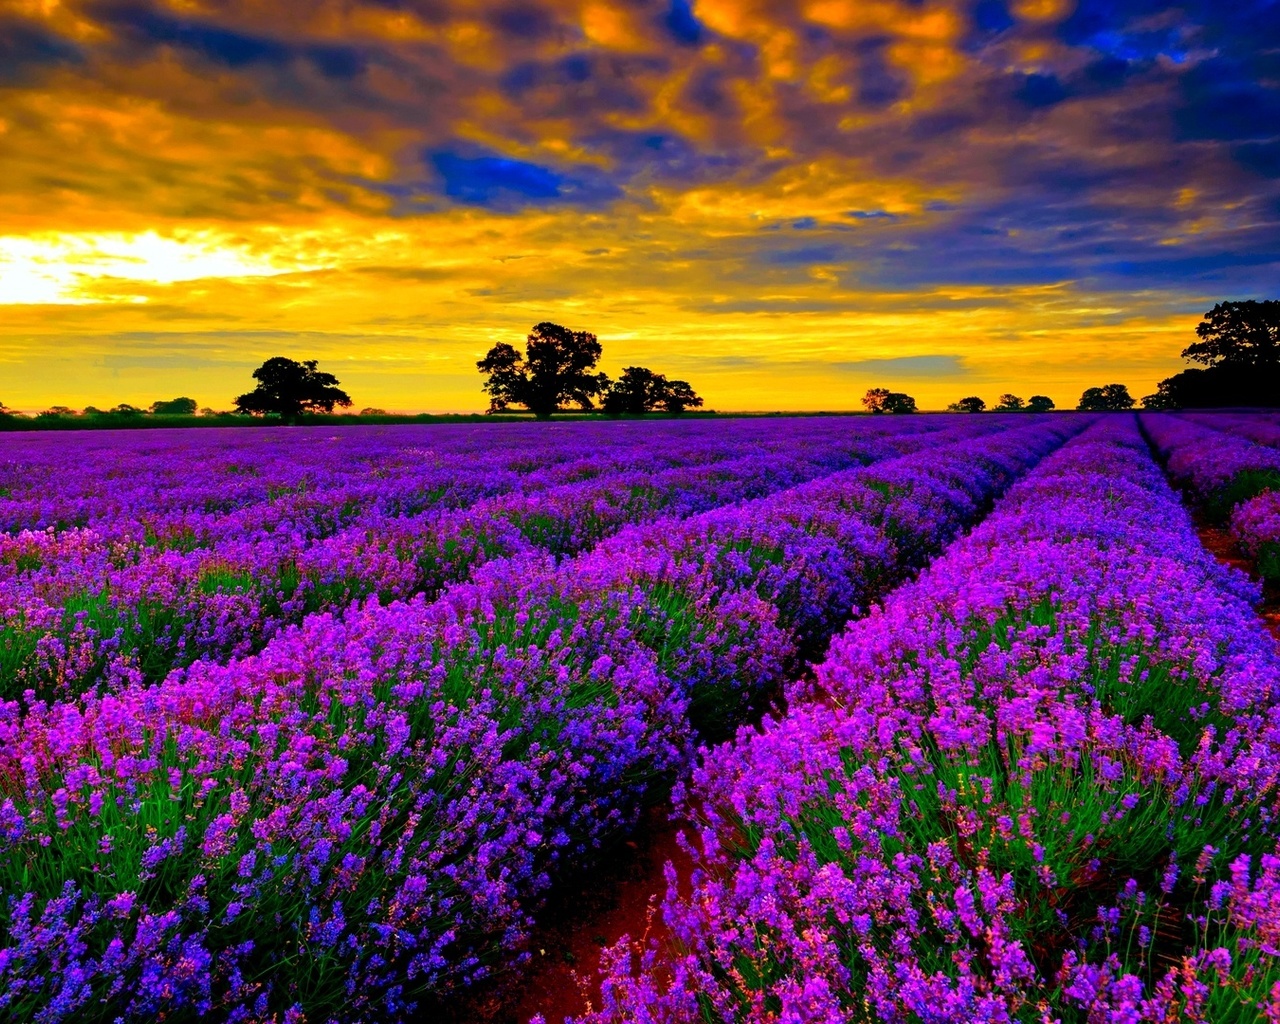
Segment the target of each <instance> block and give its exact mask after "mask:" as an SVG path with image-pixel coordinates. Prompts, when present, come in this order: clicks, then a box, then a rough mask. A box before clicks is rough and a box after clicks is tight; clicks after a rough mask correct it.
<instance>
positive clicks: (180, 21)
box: [108, 5, 294, 68]
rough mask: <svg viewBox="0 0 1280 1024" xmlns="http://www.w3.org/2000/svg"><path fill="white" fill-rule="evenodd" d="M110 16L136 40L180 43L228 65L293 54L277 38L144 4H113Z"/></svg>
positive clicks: (278, 59) (287, 58)
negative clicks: (185, 16)
mask: <svg viewBox="0 0 1280 1024" xmlns="http://www.w3.org/2000/svg"><path fill="white" fill-rule="evenodd" d="M108 19H109V20H110V21H111V22H112V24H113V25H114V27H115V28H116V29H117V30H118V31H120V32H122V33H124V34H127V35H128V36H129V37H131V38H132V39H133V40H135V41H139V42H144V43H151V44H163V45H168V46H177V47H180V48H182V49H185V50H190V51H191V52H193V53H196V54H199V55H200V56H201V57H204V58H205V59H206V60H209V61H211V62H213V63H215V64H221V65H223V66H225V67H228V68H243V67H247V66H249V65H251V64H262V63H266V64H285V63H287V62H289V61H290V60H292V59H293V57H294V51H293V49H292V48H291V47H289V46H287V45H285V44H284V43H280V42H277V41H276V40H274V39H269V38H266V37H264V36H254V35H248V34H247V33H244V32H238V31H234V30H232V29H227V28H222V27H220V26H217V25H213V24H208V23H205V22H201V21H194V20H190V19H186V18H176V17H173V16H172V15H169V14H163V13H161V12H160V11H157V10H153V9H152V8H150V7H145V6H141V5H120V6H113V7H111V8H109V9H108Z"/></svg>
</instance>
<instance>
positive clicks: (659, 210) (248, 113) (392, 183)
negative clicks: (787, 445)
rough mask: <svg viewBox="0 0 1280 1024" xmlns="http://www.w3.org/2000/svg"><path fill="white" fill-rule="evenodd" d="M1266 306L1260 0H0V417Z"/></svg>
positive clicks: (1058, 344) (1074, 368)
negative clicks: (317, 380)
mask: <svg viewBox="0 0 1280 1024" xmlns="http://www.w3.org/2000/svg"><path fill="white" fill-rule="evenodd" d="M1275 297H1280V0H1189V2H1187V3H1183V4H1165V3H1156V2H1148V0H1106V2H1103V0H1078V2H1070V0H948V2H934V0H612V2H607V0H523V2H519V0H511V2H500V0H288V2H285V0H151V2H147V0H139V2H123V3H117V2H112V0H101V2H99V0H0V400H3V401H4V403H5V404H6V405H8V406H10V407H13V408H18V409H24V410H28V411H37V410H39V409H42V408H45V407H46V406H48V405H51V404H55V403H58V404H65V405H70V406H73V407H82V406H84V405H86V404H94V405H99V406H108V405H114V404H115V403H117V402H131V403H133V404H136V405H148V404H150V403H151V402H152V401H154V400H155V399H158V398H171V397H174V396H177V395H189V396H191V397H193V398H195V399H196V400H197V401H198V402H199V403H200V405H202V406H212V407H215V408H228V407H229V406H230V404H231V400H232V399H233V398H234V396H235V395H236V394H238V393H240V392H242V391H246V390H248V389H249V385H250V384H251V383H252V382H251V381H250V378H249V374H250V371H251V370H252V369H253V368H254V367H255V366H256V365H258V364H259V363H260V362H262V361H263V359H265V358H267V357H269V356H273V355H286V356H291V357H294V358H317V359H319V360H320V362H321V368H322V369H328V370H331V371H333V372H334V373H336V374H337V375H338V376H339V377H340V378H341V380H342V383H343V386H344V387H345V388H346V389H347V390H348V391H349V392H350V393H351V395H352V397H353V399H354V400H355V405H356V408H361V407H364V406H377V407H382V408H385V409H390V410H400V411H419V410H427V411H445V410H452V411H471V410H478V409H482V408H483V407H484V405H485V399H484V396H483V395H482V394H481V393H480V390H479V383H480V378H479V376H478V374H477V373H476V371H475V360H476V359H477V358H479V357H480V356H481V355H482V354H483V353H484V351H485V350H486V349H487V348H488V347H489V346H490V345H491V344H493V343H494V342H495V341H509V342H512V343H514V344H521V343H522V342H523V338H524V335H525V333H526V332H527V331H528V329H529V328H530V326H532V325H533V324H534V323H535V322H538V321H541V320H553V321H556V322H559V323H562V324H565V325H566V326H569V327H571V328H574V329H578V330H590V331H594V332H595V333H597V334H598V335H599V336H600V339H601V341H602V342H603V344H604V349H605V355H604V360H603V362H602V369H604V370H606V371H608V372H611V373H613V374H615V375H616V374H617V372H618V371H620V369H621V368H622V367H623V366H624V365H628V364H630V363H642V364H645V365H649V366H652V367H653V368H655V369H657V370H661V371H665V372H667V373H668V374H669V375H673V376H677V377H683V378H685V379H688V380H689V381H690V382H692V383H693V385H694V386H695V387H696V388H697V389H698V390H699V392H700V393H702V394H703V395H704V396H705V398H706V399H707V402H708V405H709V406H711V407H714V408H717V409H723V410H729V409H777V408H781V409H795V410H802V409H839V408H854V407H857V405H858V400H859V398H860V396H861V395H862V393H863V392H864V391H865V390H866V389H867V388H868V387H871V386H875V385H883V386H887V387H890V388H893V389H895V390H905V391H908V392H909V393H911V394H913V395H915V396H916V397H917V399H918V400H919V402H920V404H921V406H922V407H925V408H940V407H942V406H944V405H945V404H946V403H947V402H949V401H953V400H955V399H956V398H959V397H961V396H963V395H969V394H977V395H981V396H984V397H985V398H986V399H987V400H988V402H991V401H993V400H994V399H995V397H996V396H997V395H998V394H999V393H1000V392H1002V391H1013V392H1016V393H1018V394H1021V395H1023V396H1024V397H1025V396H1026V395H1028V394H1031V393H1045V394H1048V395H1050V396H1052V397H1054V398H1055V399H1056V400H1057V401H1058V404H1059V405H1060V406H1062V405H1074V403H1075V401H1076V400H1077V399H1078V397H1079V395H1080V392H1081V391H1082V390H1083V389H1084V388H1085V387H1087V386H1090V385H1095V384H1104V383H1108V382H1111V381H1120V382H1124V383H1127V384H1128V385H1129V387H1130V389H1131V391H1133V393H1134V394H1135V396H1141V395H1143V394H1145V393H1147V392H1150V391H1152V390H1154V385H1155V382H1156V381H1157V380H1158V379H1160V378H1161V377H1165V376H1168V375H1170V374H1172V373H1174V372H1176V371H1177V370H1179V369H1181V368H1182V367H1183V365H1184V364H1183V362H1182V360H1181V359H1180V358H1179V356H1178V353H1179V351H1180V350H1181V349H1182V348H1183V347H1185V346H1186V345H1187V344H1188V343H1189V342H1190V341H1192V340H1194V333H1193V332H1194V327H1195V324H1196V323H1197V321H1198V320H1199V317H1200V315H1201V314H1202V313H1203V312H1204V311H1205V310H1206V309H1208V308H1209V306H1211V305H1213V303H1214V302H1216V301H1219V300H1221V299H1244V298H1259V299H1261V298H1275Z"/></svg>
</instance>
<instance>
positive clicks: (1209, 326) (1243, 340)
mask: <svg viewBox="0 0 1280 1024" xmlns="http://www.w3.org/2000/svg"><path fill="white" fill-rule="evenodd" d="M1196 334H1197V335H1198V336H1199V337H1200V340H1199V341H1197V342H1196V343H1195V344H1192V345H1188V346H1187V347H1186V348H1185V349H1183V350H1182V357H1183V358H1184V359H1186V360H1188V361H1190V362H1193V363H1200V364H1202V365H1204V366H1208V367H1215V366H1256V367H1264V366H1265V367H1275V366H1280V300H1277V299H1272V300H1269V301H1267V302H1255V301H1254V300H1252V299H1250V300H1248V301H1247V302H1219V303H1218V304H1217V305H1216V306H1214V307H1213V309H1211V310H1209V312H1207V313H1206V314H1205V315H1204V319H1203V320H1201V321H1200V323H1199V325H1198V326H1197V327H1196Z"/></svg>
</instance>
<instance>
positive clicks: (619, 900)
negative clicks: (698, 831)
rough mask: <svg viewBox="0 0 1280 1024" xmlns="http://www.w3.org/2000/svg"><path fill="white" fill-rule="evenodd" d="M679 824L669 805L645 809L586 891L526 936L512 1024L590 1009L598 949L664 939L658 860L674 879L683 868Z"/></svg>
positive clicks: (554, 1023) (596, 993)
mask: <svg viewBox="0 0 1280 1024" xmlns="http://www.w3.org/2000/svg"><path fill="white" fill-rule="evenodd" d="M681 828H682V823H680V822H676V821H673V820H672V819H671V811H670V808H669V807H654V808H651V809H650V810H649V812H648V813H647V814H646V815H645V819H644V820H643V821H642V822H641V823H640V827H639V828H638V829H637V830H636V834H635V836H634V838H633V839H632V841H631V842H628V843H626V844H625V845H624V846H623V848H622V849H621V850H619V851H618V853H617V854H616V855H615V856H613V857H612V858H611V859H610V860H611V863H609V864H608V865H607V866H606V867H605V868H604V869H603V870H602V871H601V872H599V874H598V876H597V878H596V879H594V880H593V884H592V885H591V886H590V887H589V888H588V890H587V891H586V892H577V893H574V894H573V895H572V902H571V903H566V905H564V906H561V907H557V908H554V909H555V910H556V911H558V913H553V914H551V915H548V923H547V924H545V925H544V926H543V927H542V928H541V929H540V930H539V932H538V934H536V935H535V936H534V940H533V945H532V949H533V956H534V959H533V963H532V965H531V966H530V968H529V970H528V973H527V974H526V975H525V977H524V978H523V979H522V981H521V988H522V989H523V998H521V999H520V1001H519V1003H518V1004H517V1006H516V1010H515V1014H514V1016H515V1019H516V1020H517V1021H518V1022H519V1024H527V1022H528V1020H529V1018H531V1017H532V1016H534V1015H535V1014H538V1013H540V1014H542V1015H543V1016H544V1017H545V1018H546V1019H547V1024H562V1022H563V1021H564V1019H565V1018H566V1017H571V1016H575V1015H578V1014H582V1013H585V1012H587V1011H588V1010H590V1009H591V1008H592V1007H593V1006H594V1007H597V1008H598V1007H599V1006H600V973H599V967H600V951H601V950H602V949H604V948H605V947H606V946H612V945H613V944H614V943H616V942H617V941H618V940H619V939H621V938H622V937H623V936H624V935H627V936H630V938H631V940H632V942H633V943H641V942H642V941H643V940H644V939H646V938H656V939H659V940H661V939H662V938H663V937H664V935H665V928H664V927H663V924H662V910H661V905H662V899H663V896H664V895H665V894H666V891H667V883H666V879H665V877H664V871H665V868H666V864H667V862H668V861H670V862H672V863H673V864H674V865H675V866H676V870H677V871H678V872H679V875H680V877H681V878H687V877H688V875H689V870H690V862H689V855H688V854H687V853H686V852H685V851H684V850H683V849H681V847H680V845H679V843H678V842H677V838H676V837H677V836H678V835H679V833H680V830H681Z"/></svg>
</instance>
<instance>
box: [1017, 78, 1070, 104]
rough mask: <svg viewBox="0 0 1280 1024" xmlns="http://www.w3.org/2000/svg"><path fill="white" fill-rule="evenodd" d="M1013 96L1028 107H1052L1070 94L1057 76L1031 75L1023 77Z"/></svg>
mask: <svg viewBox="0 0 1280 1024" xmlns="http://www.w3.org/2000/svg"><path fill="white" fill-rule="evenodd" d="M1014 95H1015V96H1017V97H1018V99H1019V100H1020V101H1021V102H1023V103H1025V104H1026V105H1027V106H1028V107H1033V108H1040V107H1054V106H1057V105H1058V104H1059V103H1061V102H1062V101H1063V100H1065V99H1066V98H1067V96H1068V95H1070V93H1069V92H1068V91H1067V87H1066V86H1065V85H1063V84H1062V82H1061V80H1060V79H1059V78H1058V76H1057V75H1049V74H1041V73H1036V74H1031V75H1023V76H1022V80H1021V82H1019V83H1018V86H1017V89H1016V90H1015V91H1014Z"/></svg>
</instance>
